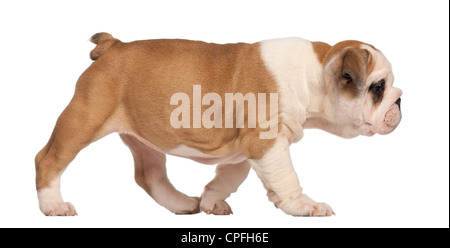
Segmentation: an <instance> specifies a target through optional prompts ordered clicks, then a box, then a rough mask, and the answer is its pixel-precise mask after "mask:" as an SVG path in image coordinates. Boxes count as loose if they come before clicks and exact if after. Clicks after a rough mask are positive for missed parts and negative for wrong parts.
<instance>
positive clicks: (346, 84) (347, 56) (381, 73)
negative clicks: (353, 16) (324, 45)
mask: <svg viewBox="0 0 450 248" xmlns="http://www.w3.org/2000/svg"><path fill="white" fill-rule="evenodd" d="M323 65H324V79H325V82H326V84H327V90H326V93H325V94H326V97H325V104H324V111H325V112H328V114H327V116H331V119H332V120H328V121H330V123H333V125H334V128H335V129H336V130H331V131H332V132H333V133H335V134H338V135H340V136H343V137H355V136H357V135H368V136H370V135H373V134H375V133H379V134H388V133H391V132H392V131H393V130H394V129H395V128H396V127H397V126H398V124H399V123H400V120H401V111H400V97H401V95H402V91H401V90H400V89H398V88H395V87H393V82H394V75H393V73H392V68H391V64H390V63H389V61H388V60H387V59H386V57H385V56H384V55H383V54H382V53H381V52H380V51H379V50H377V49H376V48H374V47H373V46H371V45H368V44H365V43H362V42H359V41H344V42H340V43H338V44H336V45H334V46H333V47H330V48H329V49H328V51H327V53H326V55H325V57H324V61H323Z"/></svg>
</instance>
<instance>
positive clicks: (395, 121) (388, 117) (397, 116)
mask: <svg viewBox="0 0 450 248" xmlns="http://www.w3.org/2000/svg"><path fill="white" fill-rule="evenodd" d="M397 102H398V103H397ZM397 102H396V103H395V104H393V105H392V106H391V107H390V108H389V110H388V111H387V112H386V114H385V116H384V125H383V127H382V128H381V130H380V132H379V133H380V134H389V133H391V132H392V131H394V130H395V128H397V126H398V125H399V124H400V121H401V119H402V112H401V111H400V104H399V101H397Z"/></svg>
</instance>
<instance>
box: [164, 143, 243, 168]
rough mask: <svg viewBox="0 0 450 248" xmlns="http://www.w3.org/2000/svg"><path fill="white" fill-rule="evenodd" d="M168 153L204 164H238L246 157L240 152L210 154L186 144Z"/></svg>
mask: <svg viewBox="0 0 450 248" xmlns="http://www.w3.org/2000/svg"><path fill="white" fill-rule="evenodd" d="M167 154H170V155H175V156H178V157H183V158H189V159H192V160H194V161H196V162H199V163H203V164H236V163H240V162H242V161H244V160H245V159H246V157H245V155H244V154H243V153H240V152H237V153H231V154H227V155H209V154H205V153H202V152H201V151H199V150H196V149H194V148H191V147H188V146H185V145H180V146H178V147H176V148H174V149H172V150H170V151H168V152H167Z"/></svg>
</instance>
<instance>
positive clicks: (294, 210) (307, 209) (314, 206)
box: [279, 194, 335, 217]
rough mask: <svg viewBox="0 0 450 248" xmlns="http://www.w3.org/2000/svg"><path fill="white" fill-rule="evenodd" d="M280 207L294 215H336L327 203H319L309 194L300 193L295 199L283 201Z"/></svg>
mask: <svg viewBox="0 0 450 248" xmlns="http://www.w3.org/2000/svg"><path fill="white" fill-rule="evenodd" d="M279 208H281V210H283V211H284V212H285V213H287V214H290V215H293V216H315V217H321V216H331V215H335V213H334V211H333V209H331V207H330V206H328V204H326V203H317V202H315V201H313V200H311V199H310V198H309V197H308V196H307V195H304V194H303V195H299V196H297V197H295V198H294V199H290V200H286V201H283V202H282V203H281V204H280V205H279Z"/></svg>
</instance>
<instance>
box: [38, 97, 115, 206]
mask: <svg viewBox="0 0 450 248" xmlns="http://www.w3.org/2000/svg"><path fill="white" fill-rule="evenodd" d="M89 106H91V105H87V104H86V101H83V100H80V98H79V97H74V99H73V100H72V101H71V102H70V103H69V105H68V106H67V108H66V109H65V110H64V111H63V113H62V114H61V116H60V117H59V118H58V121H57V122H56V125H55V128H54V130H53V133H52V135H51V137H50V140H49V142H48V143H47V145H46V146H45V147H44V148H43V149H42V150H41V151H40V152H39V153H38V154H37V156H36V159H35V163H36V189H37V193H38V200H39V207H40V209H41V211H42V212H43V213H44V214H45V215H76V214H77V212H76V211H75V208H74V207H73V205H72V204H70V203H66V202H64V201H63V198H62V196H61V192H60V180H61V175H62V173H63V172H64V170H65V169H66V167H67V166H68V165H69V163H70V162H71V161H72V160H73V159H74V158H75V156H76V155H77V154H78V152H80V150H81V149H83V148H84V147H86V146H87V145H88V144H90V143H91V142H93V141H94V140H96V139H99V138H101V137H102V136H104V135H105V134H106V133H102V126H103V124H104V122H105V120H106V118H107V117H108V112H109V111H106V110H105V109H103V111H102V112H97V111H95V110H93V109H92V108H89Z"/></svg>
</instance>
